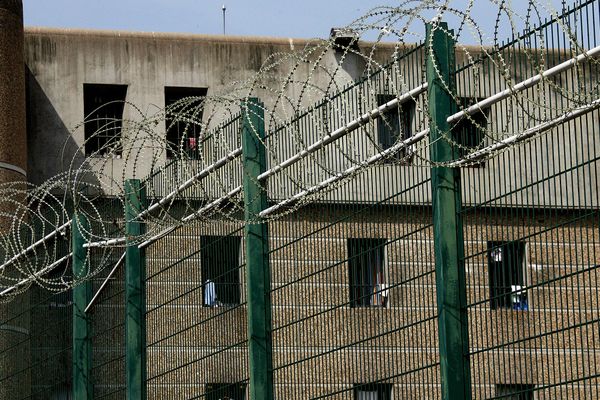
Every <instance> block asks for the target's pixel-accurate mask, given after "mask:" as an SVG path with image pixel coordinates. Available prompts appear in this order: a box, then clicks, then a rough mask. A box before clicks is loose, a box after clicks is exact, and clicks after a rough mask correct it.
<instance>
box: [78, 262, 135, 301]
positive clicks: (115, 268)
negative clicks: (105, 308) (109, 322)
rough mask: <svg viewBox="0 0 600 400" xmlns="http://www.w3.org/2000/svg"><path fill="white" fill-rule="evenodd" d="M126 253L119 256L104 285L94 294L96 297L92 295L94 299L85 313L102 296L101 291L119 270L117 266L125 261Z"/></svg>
mask: <svg viewBox="0 0 600 400" xmlns="http://www.w3.org/2000/svg"><path fill="white" fill-rule="evenodd" d="M125 254H126V253H123V255H122V256H121V258H119V260H118V261H117V263H116V264H115V266H114V267H113V269H112V270H111V271H110V272H109V274H108V276H107V277H106V278H105V279H104V282H102V285H100V287H99V288H98V291H97V292H96V294H94V297H92V300H90V303H89V304H88V305H87V307H86V308H85V310H83V312H84V313H87V312H88V311H89V309H90V308H91V307H92V306H93V305H94V304H95V303H96V299H97V298H98V297H99V296H100V293H102V291H103V290H104V287H105V286H106V285H107V284H108V281H109V280H110V278H112V276H113V275H114V274H115V272H116V271H117V268H118V267H119V266H120V265H121V264H122V263H123V260H125Z"/></svg>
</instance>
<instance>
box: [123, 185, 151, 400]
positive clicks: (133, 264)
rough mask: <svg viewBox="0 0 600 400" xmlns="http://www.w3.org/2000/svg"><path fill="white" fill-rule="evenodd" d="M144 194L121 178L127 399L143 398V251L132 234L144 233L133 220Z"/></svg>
mask: <svg viewBox="0 0 600 400" xmlns="http://www.w3.org/2000/svg"><path fill="white" fill-rule="evenodd" d="M145 197H146V193H145V190H144V188H143V187H142V186H141V184H140V181H139V179H128V180H127V181H125V232H126V236H127V248H126V254H125V302H126V306H125V364H126V371H127V372H126V375H127V399H128V400H143V399H146V282H145V280H146V254H145V250H144V249H139V248H138V246H137V244H136V243H137V242H136V241H135V240H134V239H135V236H139V235H140V234H142V233H144V229H145V227H144V224H143V223H142V222H139V221H136V220H135V219H136V216H137V215H138V214H139V212H140V211H143V208H144V206H145ZM131 241H133V243H131Z"/></svg>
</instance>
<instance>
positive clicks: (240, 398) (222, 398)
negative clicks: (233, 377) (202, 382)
mask: <svg viewBox="0 0 600 400" xmlns="http://www.w3.org/2000/svg"><path fill="white" fill-rule="evenodd" d="M206 400H246V384H244V383H208V384H206Z"/></svg>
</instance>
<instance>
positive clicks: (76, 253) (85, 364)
mask: <svg viewBox="0 0 600 400" xmlns="http://www.w3.org/2000/svg"><path fill="white" fill-rule="evenodd" d="M88 229H89V223H88V220H87V218H86V217H85V216H84V215H83V214H74V215H73V220H72V222H71V247H72V250H71V251H72V253H73V255H72V268H73V278H74V279H75V280H77V279H81V278H84V277H86V276H87V274H88V268H87V263H86V260H87V250H86V249H85V248H84V247H83V244H84V243H85V238H84V237H83V235H82V233H81V231H82V230H83V231H86V230H88ZM91 299H92V282H91V281H89V280H86V281H84V282H81V283H79V284H78V285H76V286H75V287H73V355H72V357H73V398H74V399H78V400H79V399H81V400H91V399H92V395H93V385H92V377H91V373H92V332H91V328H92V327H91V325H92V324H91V319H90V317H89V315H87V314H86V313H85V309H86V307H87V305H88V304H89V303H90V301H91Z"/></svg>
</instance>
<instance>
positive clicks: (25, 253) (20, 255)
mask: <svg viewBox="0 0 600 400" xmlns="http://www.w3.org/2000/svg"><path fill="white" fill-rule="evenodd" d="M70 225H71V220H69V221H67V222H65V223H64V224H62V225H61V226H59V227H58V228H56V229H54V230H53V231H52V232H50V233H49V234H47V235H46V236H44V237H43V238H41V239H40V240H38V241H37V242H35V243H33V244H32V245H30V246H29V247H27V248H26V249H25V250H23V251H22V252H20V253H19V254H16V255H14V256H13V257H11V258H10V259H9V260H8V261H7V262H5V263H4V264H2V265H0V272H2V271H3V270H4V269H5V268H6V267H8V266H9V265H10V264H12V263H13V262H15V261H17V260H18V259H19V258H21V257H24V256H26V255H27V253H30V252H32V251H33V250H34V249H35V248H36V247H38V246H40V245H42V244H44V243H45V242H46V241H48V240H50V239H52V238H53V237H54V236H56V235H57V234H59V233H61V232H63V231H65V230H66V229H67V228H68V227H69V226H70Z"/></svg>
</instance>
